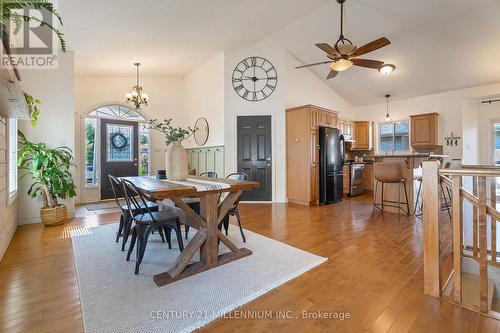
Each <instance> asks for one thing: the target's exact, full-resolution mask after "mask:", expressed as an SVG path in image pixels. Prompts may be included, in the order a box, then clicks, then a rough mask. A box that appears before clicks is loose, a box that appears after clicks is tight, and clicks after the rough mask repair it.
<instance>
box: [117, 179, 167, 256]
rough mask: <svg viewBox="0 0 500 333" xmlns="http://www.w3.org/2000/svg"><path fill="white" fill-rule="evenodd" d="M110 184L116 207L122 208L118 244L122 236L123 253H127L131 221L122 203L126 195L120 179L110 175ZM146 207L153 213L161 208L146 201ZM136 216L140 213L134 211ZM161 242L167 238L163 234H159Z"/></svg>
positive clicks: (126, 208)
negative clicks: (121, 199)
mask: <svg viewBox="0 0 500 333" xmlns="http://www.w3.org/2000/svg"><path fill="white" fill-rule="evenodd" d="M108 178H109V182H110V183H111V189H112V190H113V196H114V198H115V202H116V205H117V206H118V207H119V208H120V211H121V216H120V224H119V225H118V232H117V233H116V240H115V241H116V242H117V243H118V241H119V239H120V236H122V237H123V238H122V251H125V245H126V244H127V240H128V237H129V234H130V225H131V219H130V214H129V210H128V207H127V205H126V204H125V205H122V204H121V202H120V198H124V197H125V195H124V193H123V190H122V182H121V181H120V179H118V178H116V177H114V176H111V175H108ZM146 206H147V207H148V208H149V210H151V211H152V212H157V211H158V210H159V206H158V205H157V204H156V203H154V202H151V201H146ZM134 214H140V212H139V211H134ZM159 234H160V237H161V240H162V241H163V242H165V237H164V235H163V232H162V231H160V232H159Z"/></svg>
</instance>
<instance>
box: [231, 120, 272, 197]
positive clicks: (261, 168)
mask: <svg viewBox="0 0 500 333" xmlns="http://www.w3.org/2000/svg"><path fill="white" fill-rule="evenodd" d="M237 130H238V133H237V140H238V152H237V156H238V170H239V171H242V172H244V173H246V174H247V175H248V176H249V177H250V179H249V180H252V181H256V182H259V183H260V187H259V188H256V189H253V190H252V191H248V192H244V193H243V196H242V200H245V201H270V200H272V183H273V182H272V161H273V160H272V154H271V148H272V146H271V116H241V117H238V119H237Z"/></svg>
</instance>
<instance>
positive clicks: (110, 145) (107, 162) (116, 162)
mask: <svg viewBox="0 0 500 333" xmlns="http://www.w3.org/2000/svg"><path fill="white" fill-rule="evenodd" d="M138 135H139V127H138V123H135V122H130V121H123V120H113V119H101V199H111V198H113V190H112V189H111V184H110V182H109V179H108V175H112V176H116V177H129V176H137V175H138V174H139V169H138V166H137V159H138V157H139V145H138V144H139V140H138Z"/></svg>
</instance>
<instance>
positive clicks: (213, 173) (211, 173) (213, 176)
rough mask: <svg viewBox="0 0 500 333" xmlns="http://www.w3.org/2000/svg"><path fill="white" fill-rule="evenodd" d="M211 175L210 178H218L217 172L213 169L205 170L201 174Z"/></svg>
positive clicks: (201, 175)
mask: <svg viewBox="0 0 500 333" xmlns="http://www.w3.org/2000/svg"><path fill="white" fill-rule="evenodd" d="M203 176H205V177H209V178H217V172H213V171H207V172H203V173H202V174H200V177H203Z"/></svg>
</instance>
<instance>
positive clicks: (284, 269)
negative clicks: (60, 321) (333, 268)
mask: <svg viewBox="0 0 500 333" xmlns="http://www.w3.org/2000/svg"><path fill="white" fill-rule="evenodd" d="M116 230H117V225H116V224H112V225H106V226H101V227H97V228H94V229H90V230H89V234H88V235H84V236H78V235H76V234H75V235H74V236H73V237H74V238H73V249H74V256H75V263H76V270H77V275H78V281H79V286H80V288H79V289H80V301H81V306H82V312H83V323H84V327H85V331H86V332H191V331H193V330H195V329H197V328H200V327H202V326H204V325H206V324H208V323H209V322H211V321H213V320H215V319H216V318H217V317H220V316H222V315H224V314H225V313H227V312H229V311H231V310H233V309H235V308H237V307H239V306H241V305H243V304H245V303H248V302H250V301H252V300H253V299H255V298H257V297H258V296H260V295H263V294H265V293H266V292H268V291H270V290H271V289H274V288H276V287H278V286H280V285H281V284H283V283H285V282H287V281H289V280H291V279H293V278H295V277H297V276H299V275H301V274H303V273H304V272H306V271H308V270H310V269H311V268H313V267H315V266H317V265H319V264H321V263H323V262H325V261H326V260H327V259H326V258H322V257H319V256H316V255H313V254H311V253H309V252H305V251H302V250H299V249H297V248H294V247H291V246H288V245H286V244H283V243H281V242H278V241H275V240H272V239H270V238H267V237H264V236H261V235H258V234H256V233H253V232H251V231H248V230H246V231H245V235H246V237H247V242H246V243H243V242H242V241H241V236H240V234H239V230H238V228H237V227H234V226H233V227H232V228H230V234H229V238H230V239H231V240H232V241H233V242H234V243H235V244H237V245H238V246H239V247H246V248H248V249H250V250H252V251H253V254H252V255H251V256H248V257H245V258H243V259H240V260H237V261H235V262H232V263H229V264H226V265H223V266H220V267H217V268H215V269H212V270H209V271H206V272H203V273H200V274H197V275H195V276H192V277H189V278H187V279H184V280H180V281H177V282H174V283H172V284H169V285H166V286H164V287H161V288H158V287H157V286H156V285H155V283H154V282H153V278H152V277H153V275H155V274H158V273H161V272H164V271H166V270H167V267H169V266H170V265H171V264H172V263H173V262H174V260H175V258H176V257H177V255H178V254H179V249H178V246H177V243H176V241H175V240H174V238H175V236H174V234H172V249H171V250H169V249H168V246H167V244H166V243H161V241H160V238H159V235H158V234H154V235H151V238H150V240H149V243H148V246H147V249H146V253H145V255H144V260H143V262H142V264H141V270H140V274H139V275H134V267H135V251H134V254H133V255H132V257H131V260H130V261H129V262H126V261H125V258H126V252H122V251H121V250H120V246H121V243H115V242H114V239H115V232H116ZM194 233H195V232H194V231H192V232H190V237H193V235H194ZM80 234H81V233H80ZM186 244H187V241H185V243H184V245H186ZM243 244H244V245H243ZM222 247H223V245H222V243H221V249H222ZM224 248H225V247H224ZM226 251H227V249H224V250H223V252H226ZM193 260H198V258H194V259H193Z"/></svg>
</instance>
